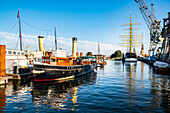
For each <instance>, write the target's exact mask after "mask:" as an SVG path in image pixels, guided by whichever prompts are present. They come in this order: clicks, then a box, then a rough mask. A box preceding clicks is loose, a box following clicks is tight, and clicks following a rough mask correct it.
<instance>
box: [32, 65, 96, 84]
mask: <svg viewBox="0 0 170 113" xmlns="http://www.w3.org/2000/svg"><path fill="white" fill-rule="evenodd" d="M94 67H95V66H94V64H89V65H77V66H53V65H38V64H36V65H34V72H35V73H34V74H35V79H34V81H35V82H45V81H58V80H64V79H70V78H74V77H78V76H81V75H83V74H87V73H90V72H94ZM36 72H38V73H36Z"/></svg>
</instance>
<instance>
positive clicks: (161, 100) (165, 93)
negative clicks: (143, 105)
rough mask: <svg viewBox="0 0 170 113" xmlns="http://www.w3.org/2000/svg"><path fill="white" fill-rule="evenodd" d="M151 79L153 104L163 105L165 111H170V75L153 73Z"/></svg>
mask: <svg viewBox="0 0 170 113" xmlns="http://www.w3.org/2000/svg"><path fill="white" fill-rule="evenodd" d="M151 81H152V82H151V92H150V94H151V95H153V98H152V101H151V105H152V106H157V107H159V106H161V107H162V108H164V109H165V110H164V111H166V112H170V76H167V75H159V74H157V73H153V76H152V80H151Z"/></svg>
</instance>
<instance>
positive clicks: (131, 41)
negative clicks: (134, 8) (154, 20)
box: [119, 13, 142, 61]
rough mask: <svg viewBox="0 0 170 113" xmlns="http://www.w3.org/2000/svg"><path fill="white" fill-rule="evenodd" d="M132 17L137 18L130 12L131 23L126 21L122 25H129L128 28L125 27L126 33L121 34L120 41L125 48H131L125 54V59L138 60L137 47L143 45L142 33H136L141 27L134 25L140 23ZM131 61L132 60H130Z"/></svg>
mask: <svg viewBox="0 0 170 113" xmlns="http://www.w3.org/2000/svg"><path fill="white" fill-rule="evenodd" d="M132 18H136V17H132V14H131V13H130V17H128V18H127V19H129V20H130V23H125V24H123V25H122V26H128V28H125V29H124V30H125V31H128V32H125V33H126V34H125V35H120V38H121V41H122V43H119V45H120V46H123V47H124V48H129V50H128V51H127V53H126V55H125V61H126V58H129V59H132V58H135V59H133V60H132V61H137V59H136V50H135V49H136V48H139V47H141V37H142V34H136V33H138V32H137V30H139V28H136V27H134V26H135V25H140V24H139V23H137V22H132ZM129 61H131V60H129Z"/></svg>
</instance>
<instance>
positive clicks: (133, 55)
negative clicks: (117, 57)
mask: <svg viewBox="0 0 170 113" xmlns="http://www.w3.org/2000/svg"><path fill="white" fill-rule="evenodd" d="M125 62H137V57H136V53H134V52H128V53H126V55H125Z"/></svg>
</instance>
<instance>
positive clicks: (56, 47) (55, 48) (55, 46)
mask: <svg viewBox="0 0 170 113" xmlns="http://www.w3.org/2000/svg"><path fill="white" fill-rule="evenodd" d="M54 34H55V49H56V50H57V38H56V27H54Z"/></svg>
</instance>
